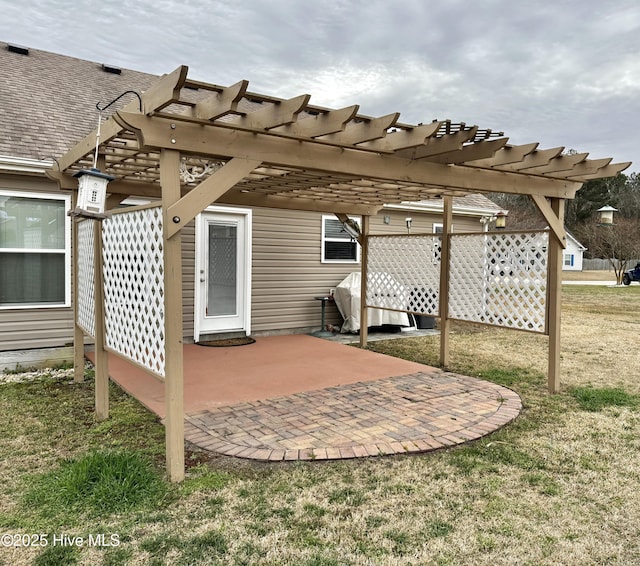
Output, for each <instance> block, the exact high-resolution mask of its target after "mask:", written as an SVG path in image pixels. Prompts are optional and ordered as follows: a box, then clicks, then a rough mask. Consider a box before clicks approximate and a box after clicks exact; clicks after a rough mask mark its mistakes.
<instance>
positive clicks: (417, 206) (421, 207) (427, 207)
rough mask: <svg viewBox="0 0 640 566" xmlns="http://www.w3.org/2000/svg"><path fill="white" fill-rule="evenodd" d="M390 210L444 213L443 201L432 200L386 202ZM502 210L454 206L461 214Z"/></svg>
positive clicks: (487, 213)
mask: <svg viewBox="0 0 640 566" xmlns="http://www.w3.org/2000/svg"><path fill="white" fill-rule="evenodd" d="M382 208H383V209H388V210H411V211H415V212H438V213H442V201H435V202H434V203H430V202H407V203H402V204H385V205H383V207H382ZM500 210H502V209H501V208H500V207H498V206H496V208H493V207H492V208H488V207H487V208H483V207H472V206H460V205H458V206H455V205H454V206H453V212H454V213H455V214H457V215H459V216H487V215H489V216H493V215H494V214H496V213H497V212H499V211H500Z"/></svg>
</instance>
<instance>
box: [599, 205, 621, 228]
mask: <svg viewBox="0 0 640 566" xmlns="http://www.w3.org/2000/svg"><path fill="white" fill-rule="evenodd" d="M614 212H618V209H617V208H613V206H609V205H606V206H603V207H602V208H599V209H598V214H599V222H600V224H601V225H602V226H612V225H613V213H614Z"/></svg>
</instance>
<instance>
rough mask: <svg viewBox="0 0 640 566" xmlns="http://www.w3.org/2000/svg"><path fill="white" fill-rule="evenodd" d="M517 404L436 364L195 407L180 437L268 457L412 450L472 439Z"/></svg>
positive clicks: (511, 415)
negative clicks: (306, 389) (364, 379)
mask: <svg viewBox="0 0 640 566" xmlns="http://www.w3.org/2000/svg"><path fill="white" fill-rule="evenodd" d="M521 410H522V402H521V400H520V397H519V396H518V394H517V393H515V392H514V391H512V390H511V389H508V388H506V387H503V386H500V385H496V384H494V383H489V382H487V381H483V380H480V379H476V378H473V377H468V376H464V375H459V374H455V373H451V372H445V371H442V370H437V369H434V370H433V371H424V372H418V373H414V374H409V375H401V376H397V377H389V378H384V379H379V380H376V381H368V382H358V383H354V384H350V385H342V386H336V387H329V388H326V389H321V390H317V391H309V392H304V393H296V394H293V395H288V396H286V397H278V398H274V399H267V400H262V401H253V402H245V403H238V404H235V405H229V406H224V407H217V408H214V409H208V410H204V411H199V412H197V413H192V414H189V415H187V416H186V417H185V439H186V440H187V441H188V442H190V443H192V444H194V445H196V446H198V447H200V448H202V449H204V450H208V451H211V452H215V453H218V454H223V455H227V456H235V457H237V458H246V459H250V460H261V461H266V462H275V461H297V460H307V461H320V460H340V459H351V458H366V457H371V456H381V455H392V454H416V453H420V452H430V451H433V450H438V449H440V448H446V447H450V446H455V445H458V444H463V443H465V442H470V441H472V440H477V439H478V438H481V437H483V436H486V435H487V434H489V433H491V432H494V431H496V430H498V429H500V428H502V427H503V426H504V425H506V424H507V423H509V422H511V421H512V420H514V419H515V418H516V417H517V416H518V415H519V414H520V411H521Z"/></svg>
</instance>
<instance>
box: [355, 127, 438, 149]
mask: <svg viewBox="0 0 640 566" xmlns="http://www.w3.org/2000/svg"><path fill="white" fill-rule="evenodd" d="M441 124H442V122H437V121H436V122H431V123H430V124H424V125H421V126H416V127H415V128H411V129H404V130H396V131H395V132H389V133H388V134H387V135H386V136H385V137H384V138H381V139H378V140H373V141H368V142H363V143H360V144H358V147H361V148H366V149H375V150H378V151H385V152H389V151H397V150H399V149H409V148H411V147H419V146H422V145H424V144H425V143H426V142H427V140H428V139H429V138H431V137H433V136H434V135H436V134H437V133H438V130H439V129H440V126H441Z"/></svg>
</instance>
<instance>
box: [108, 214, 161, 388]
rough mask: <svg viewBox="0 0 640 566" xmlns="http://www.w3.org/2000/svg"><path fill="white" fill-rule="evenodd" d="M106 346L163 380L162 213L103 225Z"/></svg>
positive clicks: (117, 219)
mask: <svg viewBox="0 0 640 566" xmlns="http://www.w3.org/2000/svg"><path fill="white" fill-rule="evenodd" d="M102 255H103V273H104V301H105V334H106V346H107V347H108V348H110V349H112V350H113V351H115V352H117V353H119V354H121V355H122V356H124V357H126V358H129V359H130V360H133V361H134V362H136V363H138V364H139V365H141V366H142V367H145V368H147V369H148V370H150V371H151V372H153V373H154V374H156V375H158V376H160V377H164V364H165V340H164V276H163V269H164V256H163V249H162V210H161V208H160V207H153V208H147V209H142V210H134V211H130V212H122V213H118V214H114V215H113V216H111V217H110V218H107V219H106V220H104V221H103V225H102Z"/></svg>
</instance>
